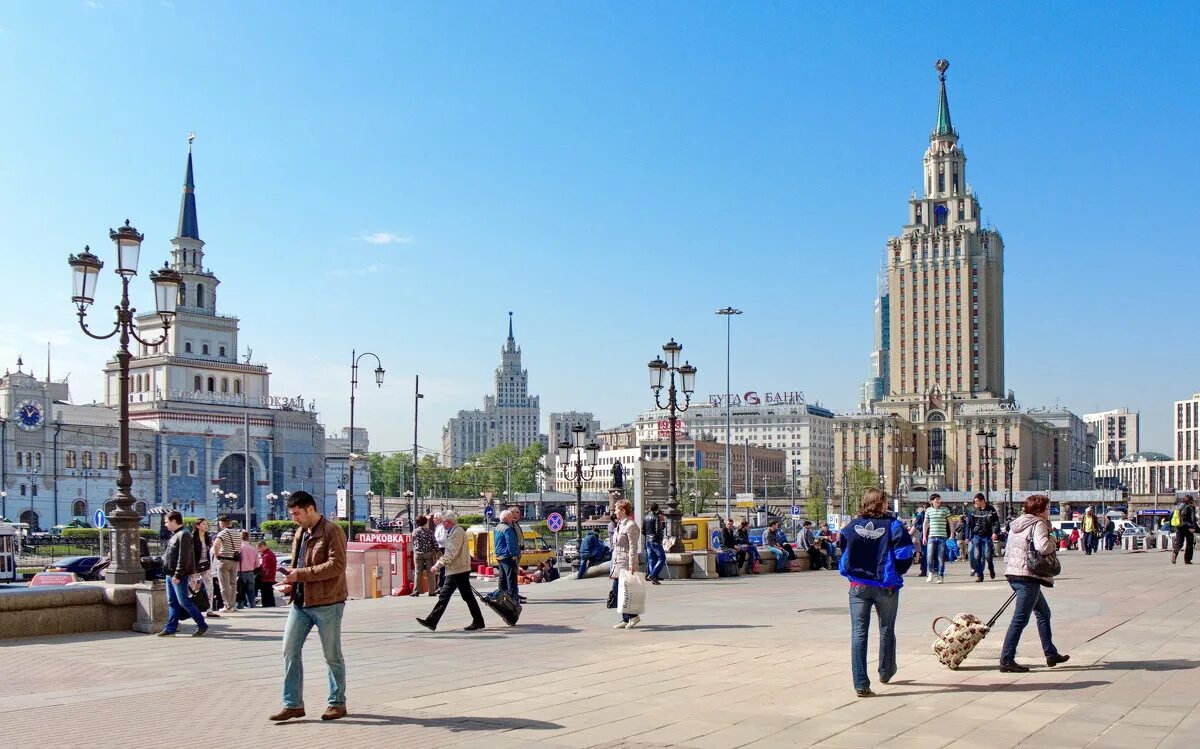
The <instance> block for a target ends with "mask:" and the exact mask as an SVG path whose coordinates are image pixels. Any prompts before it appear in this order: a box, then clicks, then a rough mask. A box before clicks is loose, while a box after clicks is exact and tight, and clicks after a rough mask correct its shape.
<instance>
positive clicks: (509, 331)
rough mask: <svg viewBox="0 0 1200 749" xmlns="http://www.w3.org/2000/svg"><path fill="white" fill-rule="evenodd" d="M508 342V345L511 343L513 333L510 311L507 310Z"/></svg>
mask: <svg viewBox="0 0 1200 749" xmlns="http://www.w3.org/2000/svg"><path fill="white" fill-rule="evenodd" d="M508 340H509V342H510V343H511V342H512V340H513V331H512V310H509V312H508Z"/></svg>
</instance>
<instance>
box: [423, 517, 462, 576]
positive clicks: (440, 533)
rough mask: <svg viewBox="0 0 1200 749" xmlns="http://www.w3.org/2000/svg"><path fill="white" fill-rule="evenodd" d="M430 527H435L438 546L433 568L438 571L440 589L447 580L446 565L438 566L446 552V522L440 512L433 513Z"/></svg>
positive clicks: (435, 540)
mask: <svg viewBox="0 0 1200 749" xmlns="http://www.w3.org/2000/svg"><path fill="white" fill-rule="evenodd" d="M456 517H457V516H456ZM429 527H430V528H432V529H433V545H434V546H436V547H437V552H436V558H435V559H434V560H433V561H434V565H433V569H434V570H435V571H436V572H437V589H438V590H439V591H440V590H441V589H442V584H443V583H444V582H446V566H445V565H442V566H441V567H439V566H437V561H438V559H441V558H442V557H443V556H444V555H445V554H446V524H445V523H444V522H443V521H442V514H441V513H440V512H435V513H433V520H431V521H430V523H429ZM430 592H433V591H430Z"/></svg>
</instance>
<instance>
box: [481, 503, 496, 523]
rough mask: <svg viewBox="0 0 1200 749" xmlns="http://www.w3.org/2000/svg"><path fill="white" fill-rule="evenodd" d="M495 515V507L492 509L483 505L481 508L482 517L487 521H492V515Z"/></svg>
mask: <svg viewBox="0 0 1200 749" xmlns="http://www.w3.org/2000/svg"><path fill="white" fill-rule="evenodd" d="M495 514H496V508H495V507H492V506H491V505H484V506H483V515H484V517H486V518H487V519H488V520H491V519H492V515H495Z"/></svg>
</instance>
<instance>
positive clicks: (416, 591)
mask: <svg viewBox="0 0 1200 749" xmlns="http://www.w3.org/2000/svg"><path fill="white" fill-rule="evenodd" d="M436 556H437V544H435V543H434V541H433V531H431V530H429V518H427V517H425V516H424V515H418V516H417V527H416V530H414V531H413V571H414V572H415V574H416V577H415V579H414V580H413V591H412V593H409V595H410V596H413V597H416V596H419V595H421V581H422V580H424V581H425V592H426V593H428V594H429V595H434V588H433V573H432V572H430V569H431V568H432V567H433V560H434V558H435V557H436Z"/></svg>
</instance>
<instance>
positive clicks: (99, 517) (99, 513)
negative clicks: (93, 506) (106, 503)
mask: <svg viewBox="0 0 1200 749" xmlns="http://www.w3.org/2000/svg"><path fill="white" fill-rule="evenodd" d="M107 522H108V518H107V517H106V516H105V515H104V510H96V512H95V514H93V515H92V525H94V526H96V527H97V528H103V527H104V524H105V523H107Z"/></svg>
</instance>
